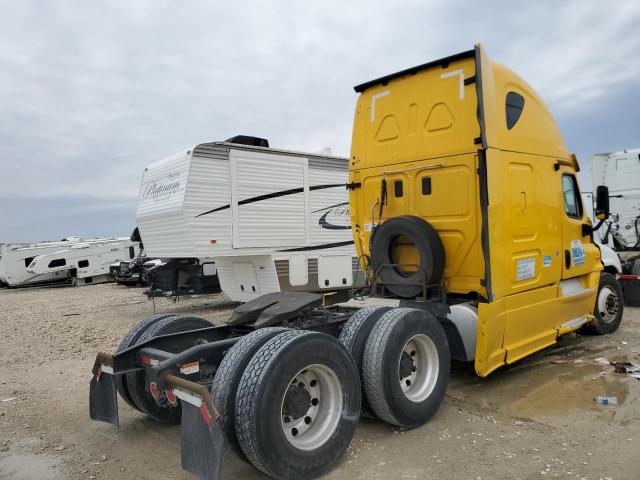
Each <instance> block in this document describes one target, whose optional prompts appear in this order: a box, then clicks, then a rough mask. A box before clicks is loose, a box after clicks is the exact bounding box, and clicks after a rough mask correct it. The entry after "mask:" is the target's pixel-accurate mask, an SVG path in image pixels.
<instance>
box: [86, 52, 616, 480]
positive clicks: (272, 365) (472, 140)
mask: <svg viewBox="0 0 640 480" xmlns="http://www.w3.org/2000/svg"><path fill="white" fill-rule="evenodd" d="M356 91H357V92H358V93H359V94H360V96H359V98H358V103H357V107H356V113H355V120H354V129H353V141H352V151H351V155H350V159H349V161H350V178H349V183H348V184H347V185H346V188H347V189H348V190H349V196H350V197H349V206H350V214H351V223H352V229H353V235H354V242H355V245H356V249H357V251H358V255H359V259H360V266H361V268H362V270H363V273H364V275H365V277H366V280H367V290H366V291H365V292H358V294H357V295H354V297H353V298H352V299H350V300H349V301H347V302H344V303H340V304H336V305H332V306H329V307H326V306H322V304H323V297H322V296H321V295H317V294H312V293H294V292H288V293H278V294H268V295H264V296H262V297H259V298H258V299H256V300H253V301H251V302H248V303H246V304H244V305H241V306H240V307H238V308H236V309H235V310H234V312H233V314H232V316H231V318H230V319H229V321H228V322H227V324H225V325H221V326H214V325H211V324H210V323H209V322H207V321H206V320H203V319H201V318H197V317H193V316H189V315H171V314H164V315H163V314H160V315H154V316H151V317H149V318H146V319H144V320H143V321H142V322H140V323H139V324H138V325H136V326H135V327H134V328H133V329H132V330H131V331H130V332H129V334H128V335H127V336H126V337H125V338H124V339H123V341H122V342H121V344H120V346H119V348H118V350H117V351H116V352H115V353H114V354H105V353H100V354H98V356H97V358H96V361H95V365H94V368H93V378H92V379H91V383H90V414H91V417H92V418H93V419H95V420H101V421H106V422H110V423H113V424H116V425H117V424H118V405H117V402H118V400H117V399H118V394H119V395H120V397H121V398H122V399H123V400H124V401H125V402H127V403H128V404H129V405H130V406H131V407H133V408H134V409H137V410H139V411H140V412H142V413H144V414H146V415H148V416H150V417H152V418H154V419H156V420H158V421H160V422H165V423H174V424H178V423H181V424H182V441H181V443H182V466H183V468H184V469H185V470H187V471H189V472H191V473H193V474H194V475H196V476H198V477H199V478H201V479H217V478H219V476H220V467H221V463H222V449H223V446H224V445H225V444H226V445H228V446H229V447H230V448H231V449H232V450H233V451H234V452H235V453H236V454H237V455H239V456H240V457H241V458H244V459H245V460H247V461H249V462H250V463H252V464H253V465H254V466H255V467H256V468H258V469H260V470H262V471H263V472H264V473H266V474H268V475H270V476H272V477H274V478H278V479H311V478H318V477H319V476H321V475H323V474H325V473H326V472H328V471H329V470H330V469H331V468H333V466H335V465H336V464H337V463H338V462H339V461H340V459H341V458H342V456H343V455H344V453H345V451H346V449H347V447H348V445H349V443H350V441H351V438H352V436H353V433H354V430H355V426H356V423H357V421H358V418H359V416H360V414H361V412H364V413H365V414H367V415H369V416H370V417H374V418H378V419H380V420H382V421H384V422H387V423H389V424H392V425H398V426H402V427H407V428H411V427H416V426H419V425H422V424H423V423H425V422H426V421H428V420H429V418H431V417H432V416H433V415H434V414H435V413H436V412H437V410H438V408H439V406H440V405H441V403H442V401H443V398H444V394H445V391H446V388H447V385H448V381H449V371H450V362H451V359H452V358H453V359H456V360H460V361H466V362H473V363H474V367H475V370H476V372H477V373H478V375H481V376H486V375H488V374H489V373H491V372H492V371H493V370H495V369H496V368H499V367H500V366H502V365H505V364H509V363H513V362H516V361H518V360H519V359H522V358H523V357H525V356H527V355H529V354H531V353H533V352H535V351H537V350H540V349H542V348H544V347H546V346H548V345H551V344H553V343H554V342H556V341H557V339H558V337H559V336H560V335H562V334H565V333H568V332H571V331H575V330H577V329H583V330H586V331H588V332H591V333H596V334H606V333H610V332H612V331H614V330H616V329H617V328H618V326H619V324H620V321H621V318H622V311H623V310H622V309H623V306H622V301H621V298H622V295H621V291H620V287H619V285H618V283H617V281H616V278H615V277H614V276H613V275H611V274H609V273H607V272H604V271H603V266H602V262H601V259H600V250H599V248H598V246H597V245H596V244H595V243H594V242H593V241H592V232H593V231H594V230H595V229H596V228H598V227H599V226H600V225H601V224H602V222H603V221H604V219H606V218H607V216H608V215H609V208H608V192H607V189H606V187H599V188H598V192H597V202H596V209H595V210H596V211H595V215H596V217H597V218H598V220H599V224H598V225H596V226H595V227H594V226H593V225H592V224H591V222H590V221H589V219H588V217H587V216H586V215H585V212H584V208H583V205H582V203H581V196H580V192H579V189H578V182H577V180H576V173H577V172H578V169H579V167H578V163H577V160H576V158H575V157H574V156H573V155H571V154H570V153H569V152H568V150H567V148H566V146H565V145H564V142H563V140H562V136H561V135H560V132H559V130H558V127H557V125H556V123H555V121H554V120H553V117H552V116H551V114H550V113H549V111H548V110H547V108H546V107H545V105H544V103H543V102H542V100H540V98H539V97H538V96H537V95H536V93H535V92H534V91H533V89H532V88H531V87H530V86H529V85H527V83H526V82H524V81H523V80H522V79H521V78H520V77H518V76H517V75H516V74H514V73H513V72H511V71H510V70H508V69H507V68H505V67H503V66H501V65H499V64H497V63H495V62H493V61H491V60H490V59H489V58H488V57H487V55H486V53H485V52H484V50H483V48H482V47H481V46H480V45H478V46H476V47H475V48H474V49H473V50H470V51H467V52H462V53H460V54H457V55H453V56H451V57H447V58H444V59H441V60H437V61H434V62H429V63H427V64H424V65H420V66H417V67H414V68H411V69H408V70H404V71H401V72H398V73H395V74H392V75H387V76H385V77H382V78H378V79H376V80H373V81H370V82H367V83H364V84H362V85H359V86H357V87H356ZM313 188H314V186H313V185H302V186H301V189H302V190H303V191H305V190H309V189H313ZM240 200H241V199H240ZM239 203H240V202H239ZM296 252H297V254H299V255H300V258H299V259H297V260H296V262H294V263H298V260H299V261H300V262H304V261H306V260H305V258H304V256H305V250H304V247H300V248H296Z"/></svg>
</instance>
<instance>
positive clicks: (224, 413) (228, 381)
mask: <svg viewBox="0 0 640 480" xmlns="http://www.w3.org/2000/svg"><path fill="white" fill-rule="evenodd" d="M286 331H288V329H287V328H283V327H271V328H261V329H260V330H256V331H255V332H251V333H250V334H249V335H246V336H245V337H243V338H242V339H241V340H240V341H238V343H236V344H235V345H234V346H233V347H231V348H230V349H229V351H228V352H227V354H226V355H225V356H224V358H223V359H222V362H220V366H219V367H218V371H217V372H216V376H215V377H214V379H213V384H212V385H211V394H212V395H213V400H214V401H215V404H216V407H218V412H219V413H220V418H219V419H218V424H219V425H220V428H222V432H223V433H224V436H225V439H226V440H227V444H228V445H229V446H230V447H231V449H232V450H233V451H234V452H235V453H236V454H237V455H238V456H239V457H240V458H241V459H243V460H246V458H245V456H244V453H242V449H241V448H240V444H239V443H238V437H237V436H236V427H235V403H236V392H237V391H238V385H239V384H240V379H241V378H242V373H243V372H244V370H245V368H246V367H247V364H248V363H249V361H250V360H251V358H252V357H253V355H254V354H255V353H256V352H257V351H258V349H259V348H260V347H262V345H264V344H265V343H266V342H267V341H269V340H271V339H272V338H273V337H275V336H276V335H279V334H281V333H282V332H286Z"/></svg>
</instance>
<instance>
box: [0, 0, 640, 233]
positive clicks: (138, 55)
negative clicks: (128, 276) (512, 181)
mask: <svg viewBox="0 0 640 480" xmlns="http://www.w3.org/2000/svg"><path fill="white" fill-rule="evenodd" d="M0 11H1V12H2V15H0V167H1V168H0V242H7V241H33V240H43V239H57V238H61V237H63V236H67V235H84V236H92V235H116V234H117V235H123V234H124V235H128V234H129V233H130V230H131V229H132V228H133V226H134V224H135V218H134V208H135V203H136V197H137V194H138V187H139V182H140V176H141V172H142V170H143V168H144V166H145V165H147V164H149V163H152V162H154V161H156V160H159V159H161V158H163V157H166V156H168V155H170V154H172V153H175V152H177V151H180V150H182V149H185V148H188V147H190V146H192V145H194V144H196V143H200V142H203V141H211V140H223V139H225V138H228V137H230V136H232V135H235V134H251V135H257V136H262V137H266V138H268V139H269V141H270V142H271V145H272V146H276V147H283V148H291V149H297V150H310V151H317V150H318V149H320V148H322V147H331V148H332V149H333V152H334V153H336V154H341V155H347V154H348V153H349V144H350V137H351V123H352V119H353V110H354V105H355V101H356V94H355V93H354V92H353V89H352V87H353V86H354V85H356V84H358V83H361V82H363V81H366V80H370V79H372V78H374V77H378V76H381V75H384V74H387V73H391V72H393V71H397V70H400V69H403V68H406V67H410V66H414V65H416V64H420V63H424V62H426V61H429V60H433V59H437V58H440V57H443V56H446V55H450V54H453V53H456V52H459V51H462V50H468V49H470V48H472V47H473V44H474V43H475V42H482V43H483V44H484V45H485V47H486V48H487V50H488V52H489V54H490V55H491V56H492V57H493V58H494V59H495V60H497V61H499V62H501V63H504V64H506V65H508V66H510V67H511V68H512V69H514V70H515V71H516V72H518V73H520V74H521V75H522V76H523V77H524V78H526V79H527V80H528V81H529V83H530V84H531V85H533V87H534V88H535V89H536V90H537V91H538V92H539V94H540V95H541V96H542V98H543V99H544V100H545V101H546V102H547V104H548V106H549V107H550V109H551V111H552V112H553V113H554V115H555V116H556V119H557V120H558V122H559V123H560V126H561V128H562V130H563V132H564V135H565V140H566V142H567V144H568V146H569V148H570V149H572V150H573V151H575V152H576V153H577V155H578V157H579V159H580V160H581V163H582V166H583V171H584V172H585V173H586V175H585V176H584V177H583V178H582V182H583V186H584V187H585V188H584V189H585V190H587V189H588V190H590V176H589V175H588V170H589V160H588V159H589V156H590V154H591V153H594V152H602V151H613V150H620V149H623V148H630V147H638V146H640V80H639V77H638V75H640V54H639V53H638V52H640V28H638V25H640V2H637V1H616V2H602V1H584V0H581V1H574V2H571V1H565V2H557V1H551V0H549V1H537V2H524V1H522V2H517V1H493V2H492V1H487V2H458V1H440V2H436V1H426V0H423V1H404V2H389V1H387V2H375V1H351V2H345V1H323V2H313V1H306V2H302V1H297V2H294V1H290V2H289V1H278V2H276V1H272V2H268V1H255V2H249V1H241V0H238V1H234V2H222V1H218V2H216V1H213V0H209V1H202V2H198V1H185V2H176V1H168V0H153V1H151V0H148V1H143V0H137V1H135V2H132V1H114V0H112V1H106V0H105V1H91V2H88V1H86V0H77V1H73V0H67V1H47V0H33V1H31V0H20V1H15V0H9V1H6V0H0Z"/></svg>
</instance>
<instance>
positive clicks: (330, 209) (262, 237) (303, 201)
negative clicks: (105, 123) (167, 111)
mask: <svg viewBox="0 0 640 480" xmlns="http://www.w3.org/2000/svg"><path fill="white" fill-rule="evenodd" d="M347 181H348V159H346V158H340V157H335V156H330V155H319V154H310V153H302V152H294V151H287V150H278V149H273V148H268V147H258V146H252V145H241V144H237V143H230V142H212V143H203V144H199V145H196V146H195V147H193V148H190V149H188V150H185V151H183V152H181V153H178V154H176V155H173V156H171V157H169V158H166V159H164V160H161V161H159V162H156V163H154V164H152V165H149V166H148V167H147V168H145V171H144V174H143V178H142V184H141V188H140V195H139V198H138V206H137V210H136V220H137V224H138V228H139V230H140V236H141V238H142V241H143V242H144V246H145V249H146V251H147V255H149V256H152V257H154V258H215V262H216V267H217V273H218V277H219V280H220V287H221V289H222V291H223V292H225V293H226V294H227V295H228V296H229V297H230V298H231V299H233V300H236V301H249V300H251V299H254V298H257V297H258V296H260V295H262V294H265V293H270V292H278V291H281V290H291V291H293V290H295V291H335V290H337V289H345V288H350V287H351V285H352V284H353V282H354V269H356V268H357V265H358V259H357V256H356V253H355V248H354V245H353V236H352V234H351V223H350V218H349V209H348V198H347V189H346V184H347ZM360 278H362V275H361V276H360Z"/></svg>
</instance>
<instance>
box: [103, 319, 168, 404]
mask: <svg viewBox="0 0 640 480" xmlns="http://www.w3.org/2000/svg"><path fill="white" fill-rule="evenodd" d="M172 315H173V314H172V313H158V314H155V315H151V316H149V317H147V318H145V319H144V320H142V321H141V322H140V323H138V324H137V325H136V326H134V327H133V328H132V329H131V330H129V333H127V335H126V336H125V337H124V338H123V339H122V340H121V341H120V345H118V348H117V350H116V353H120V352H122V351H124V350H126V349H128V348H131V347H133V346H134V345H135V344H136V343H138V339H139V338H140V335H142V334H143V333H144V332H145V331H146V330H147V329H148V328H149V327H150V326H151V325H153V324H154V323H156V322H158V321H160V320H162V319H163V318H166V317H171V316H172ZM126 375H131V374H130V373H129V374H124V375H116V387H117V389H118V393H119V394H120V396H121V397H122V399H123V400H124V401H125V402H127V403H128V404H129V405H130V406H131V407H133V408H135V409H136V410H139V409H138V407H137V406H136V404H135V403H133V400H131V396H130V395H129V390H128V388H127V382H126V378H125V377H126Z"/></svg>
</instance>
